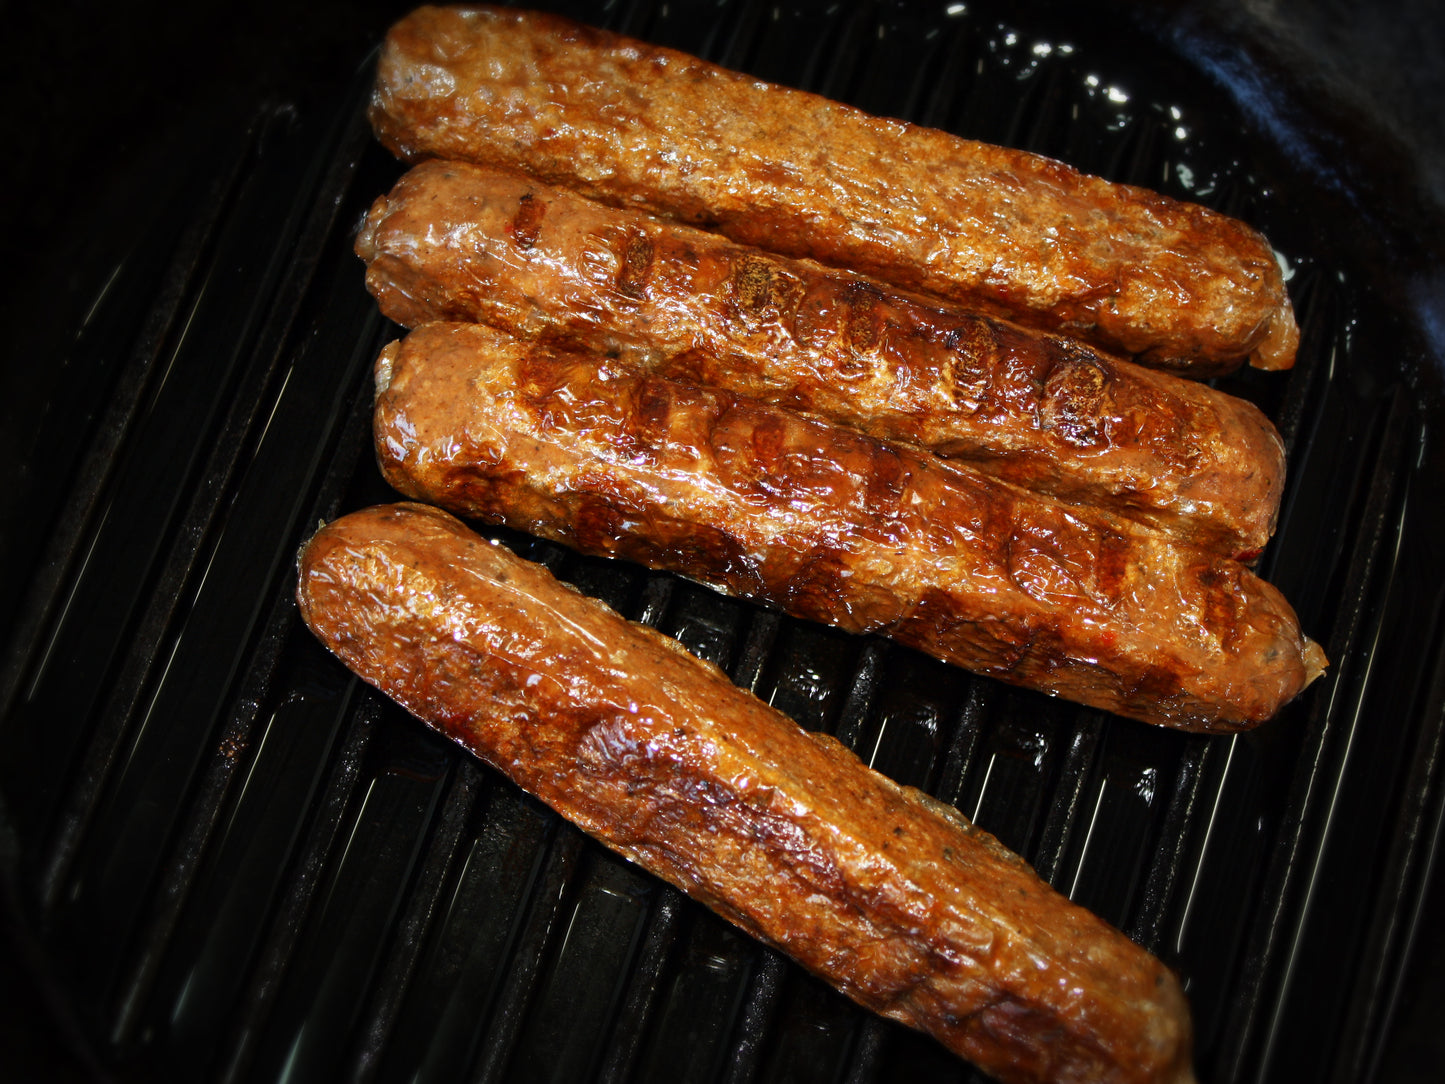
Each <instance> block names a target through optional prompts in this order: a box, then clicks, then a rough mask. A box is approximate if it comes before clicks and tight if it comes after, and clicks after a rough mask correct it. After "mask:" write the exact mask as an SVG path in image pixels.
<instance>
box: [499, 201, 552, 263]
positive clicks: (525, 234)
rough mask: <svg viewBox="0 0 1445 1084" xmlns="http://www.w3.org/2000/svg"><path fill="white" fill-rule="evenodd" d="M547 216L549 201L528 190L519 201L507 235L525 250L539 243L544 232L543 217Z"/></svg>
mask: <svg viewBox="0 0 1445 1084" xmlns="http://www.w3.org/2000/svg"><path fill="white" fill-rule="evenodd" d="M546 216H547V202H546V200H540V199H538V198H537V197H536V196H534V195H532V193H530V192H528V193H526V194H525V195H524V196H522V198H521V199H520V200H519V201H518V202H517V213H516V214H514V215H513V216H512V220H511V221H510V222H508V223H507V236H508V237H510V238H511V239H512V244H514V245H516V246H517V247H518V248H520V249H522V250H523V251H524V252H525V251H526V250H527V249H529V248H531V247H532V246H533V245H535V244H536V243H537V238H538V236H540V235H541V233H542V219H544V218H545V217H546Z"/></svg>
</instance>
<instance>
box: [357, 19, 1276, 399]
mask: <svg viewBox="0 0 1445 1084" xmlns="http://www.w3.org/2000/svg"><path fill="white" fill-rule="evenodd" d="M370 115H371V122H372V127H373V129H374V131H375V132H376V135H377V137H378V138H379V139H380V140H381V142H382V143H383V144H384V145H385V146H386V147H388V148H389V149H390V150H391V151H392V152H393V153H395V154H397V155H399V156H400V157H402V158H405V159H407V160H411V161H416V160H419V159H422V158H427V157H433V158H448V159H461V160H470V161H476V162H481V163H485V164H490V165H495V166H500V167H503V168H509V169H516V170H521V171H522V172H525V173H528V174H530V175H532V176H534V177H536V178H538V179H539V180H542V181H545V182H547V183H550V184H558V185H564V186H567V187H571V188H575V189H577V190H578V191H580V192H582V193H583V194H585V195H589V196H593V197H595V198H598V199H601V200H604V201H607V202H610V203H616V204H618V205H620V206H628V207H637V208H647V209H650V210H652V211H655V212H657V213H659V214H664V215H667V216H670V217H673V218H676V219H679V220H681V221H684V222H689V223H692V224H695V225H700V226H703V227H705V228H708V229H715V230H717V231H719V232H721V233H724V234H726V235H727V236H729V237H731V238H733V239H734V240H736V241H740V242H742V243H744V244H750V245H757V246H759V247H761V248H766V249H770V250H773V251H776V252H779V253H781V254H784V255H789V256H808V257H812V258H815V259H818V260H820V261H822V262H824V263H827V264H831V265H834V266H839V267H847V268H851V269H853V270H856V271H859V272H861V273H864V274H867V275H871V276H873V277H875V278H878V279H881V280H883V281H886V282H891V283H894V284H895V285H898V286H901V287H903V288H905V289H910V290H919V291H923V292H925V293H929V294H933V295H936V296H939V297H944V298H948V299H950V300H953V301H957V302H960V303H964V304H967V305H969V306H971V307H975V308H977V309H978V310H979V311H982V312H986V313H988V314H991V315H995V316H1002V317H1005V318H1008V319H1011V320H1015V321H1017V322H1019V323H1024V324H1027V325H1029V326H1034V327H1040V328H1044V329H1046V330H1056V331H1061V332H1064V333H1066V334H1069V335H1073V336H1077V337H1081V338H1085V339H1088V340H1089V341H1091V342H1094V343H1097V344H1098V345H1101V346H1103V347H1104V348H1105V349H1108V350H1110V351H1113V352H1118V353H1124V354H1133V355H1137V356H1138V357H1139V358H1140V360H1143V361H1145V362H1146V363H1149V364H1155V365H1159V366H1162V367H1165V368H1175V369H1179V370H1181V371H1187V372H1189V373H1190V374H1191V375H1213V374H1216V373H1221V372H1226V371H1229V370H1230V369H1233V368H1235V367H1237V365H1238V364H1239V362H1240V361H1241V360H1242V359H1243V358H1245V357H1246V356H1249V358H1250V360H1251V361H1252V363H1253V364H1255V365H1257V366H1260V367H1263V368H1268V369H1281V368H1288V367H1289V366H1290V365H1292V364H1293V361H1294V354H1295V349H1296V346H1297V343H1298V338H1299V332H1298V328H1297V327H1296V325H1295V321H1294V316H1293V312H1292V310H1291V307H1290V302H1289V296H1288V294H1287V292H1286V289H1285V284H1284V277H1283V274H1282V272H1281V270H1280V267H1279V264H1278V261H1277V260H1276V259H1275V256H1274V253H1273V250H1272V249H1271V248H1270V246H1269V244H1268V242H1267V241H1265V239H1264V238H1263V237H1262V236H1260V234H1258V233H1257V232H1256V231H1254V230H1253V229H1251V228H1250V227H1248V226H1246V225H1245V224H1244V223H1242V222H1239V221H1237V220H1235V219H1232V218H1229V217H1227V216H1224V215H1221V214H1217V213H1215V212H1212V211H1209V210H1207V209H1205V208H1203V207H1199V206H1197V205H1194V204H1188V203H1181V202H1179V201H1175V200H1171V199H1169V198H1167V197H1165V196H1162V195H1160V194H1158V193H1155V192H1151V191H1148V190H1145V189H1141V188H1135V187H1131V186H1126V185H1120V184H1113V183H1110V182H1108V181H1105V180H1103V179H1101V178H1098V177H1093V176H1089V175H1087V174H1083V173H1080V172H1079V171H1078V170H1075V169H1073V168H1071V167H1069V166H1067V165H1065V164H1063V163H1061V162H1058V161H1055V160H1053V159H1049V158H1044V157H1041V156H1039V155H1035V154H1029V153H1026V152H1023V151H1017V150H1011V149H1007V148H1002V147H996V146H991V145H988V144H983V143H978V142H974V141H970V140H965V139H960V138H957V137H955V136H952V135H950V134H948V133H945V132H941V131H938V130H935V129H929V128H922V127H919V126H916V125H912V124H908V123H904V122H901V121H896V120H889V119H884V118H880V117H875V116H871V115H869V114H867V113H864V112H862V111H860V110H857V109H854V108H851V107H849V106H846V105H843V104H841V103H838V102H833V101H829V100H827V99H824V98H821V97H819V96H817V95H814V94H809V93H806V92H803V91H799V90H794V89H790V88H786V87H781V86H777V85H773V84H768V83H763V82H760V81H758V80H756V79H753V78H750V77H748V76H746V75H744V74H741V73H739V72H734V71H729V70H727V69H724V68H720V67H717V66H716V65H713V64H709V63H707V62H705V61H703V60H701V59H699V58H697V57H693V56H688V55H686V54H684V53H679V52H676V51H674V50H670V49H666V48H660V47H656V46H652V45H648V44H646V43H643V42H639V41H635V40H632V39H629V38H625V37H621V36H618V35H616V34H613V33H610V32H608V31H603V30H599V29H594V28H591V27H587V26H583V25H581V24H578V23H574V22H572V21H570V20H568V19H565V18H562V17H559V16H556V15H550V14H542V13H535V12H525V11H516V10H511V9H503V8H492V7H478V8H439V7H423V8H420V9H418V10H417V11H415V12H413V13H412V14H410V15H408V16H406V17H405V18H403V19H402V20H401V21H399V22H398V23H397V24H396V25H394V26H393V27H392V28H391V30H390V32H389V33H388V34H387V38H386V41H385V43H384V45H383V48H382V52H381V56H380V59H379V62H378V66H377V74H376V83H375V88H374V92H373V95H372V102H371V110H370Z"/></svg>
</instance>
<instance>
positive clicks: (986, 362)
mask: <svg viewBox="0 0 1445 1084" xmlns="http://www.w3.org/2000/svg"><path fill="white" fill-rule="evenodd" d="M943 345H944V347H945V348H946V349H947V351H948V353H947V354H946V355H945V356H946V358H947V360H946V362H945V370H944V372H943V374H942V376H943V386H944V388H945V389H946V390H947V393H948V397H949V399H950V401H951V402H952V403H953V405H954V406H955V407H957V408H958V409H959V410H963V411H966V412H968V413H973V412H974V411H977V410H978V409H980V408H981V407H983V406H984V405H985V404H986V402H987V401H988V400H989V388H990V387H991V385H992V383H993V378H992V373H993V370H994V368H995V366H996V365H997V356H998V352H999V341H998V335H997V334H996V332H995V330H994V325H993V324H992V323H991V322H990V321H988V320H965V321H962V322H960V323H959V324H958V325H957V326H955V327H952V328H949V329H948V331H947V332H946V333H945V335H944V337H943Z"/></svg>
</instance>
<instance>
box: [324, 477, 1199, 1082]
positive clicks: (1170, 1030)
mask: <svg viewBox="0 0 1445 1084" xmlns="http://www.w3.org/2000/svg"><path fill="white" fill-rule="evenodd" d="M299 574H300V575H299V583H298V587H297V595H298V600H299V603H300V607H301V613H302V616H303V618H304V619H305V621H306V623H307V625H308V626H309V627H310V628H311V630H312V631H313V632H314V633H315V634H316V635H317V637H318V638H319V639H320V640H321V642H322V643H323V644H325V645H326V646H327V647H328V648H329V649H330V650H331V651H333V652H334V653H335V654H336V655H338V656H339V657H340V658H341V660H342V661H343V662H344V663H346V665H347V666H348V667H350V668H351V669H352V670H353V671H355V672H356V673H357V674H358V675H360V676H361V677H362V678H363V679H365V680H366V681H368V682H370V683H371V684H373V685H375V686H376V687H377V688H379V689H381V690H382V691H383V692H385V693H386V694H387V695H388V696H391V697H392V698H394V699H395V700H397V701H398V702H399V703H401V704H402V705H403V706H404V707H405V708H406V709H407V710H409V711H410V712H411V713H413V714H414V715H416V716H417V717H418V718H420V719H422V720H423V721H425V722H427V723H429V724H431V725H432V726H434V727H436V728H437V729H438V730H439V731H441V732H442V733H443V734H445V735H447V736H448V737H450V738H452V739H453V740H455V741H457V742H458V743H460V744H461V745H463V746H464V747H465V748H467V749H468V750H470V751H471V752H473V753H474V754H476V755H477V756H479V757H480V758H482V759H483V760H484V761H486V762H488V763H489V764H491V765H492V766H493V767H495V768H497V769H498V770H500V771H501V772H503V773H504V774H505V775H507V776H509V777H510V778H511V779H512V780H513V781H514V782H516V783H517V784H518V785H520V786H521V787H522V788H524V789H525V790H527V791H529V792H531V793H532V794H534V795H536V796H537V797H538V798H540V799H541V800H542V801H544V802H546V803H547V804H549V805H551V806H552V807H553V808H554V809H556V810H557V811H558V812H559V813H560V814H562V815H563V816H564V817H566V818H568V819H569V820H571V821H573V822H575V823H576V824H578V825H579V826H580V827H581V828H583V829H584V830H585V831H587V832H588V833H590V834H591V835H593V836H594V837H596V838H597V839H599V840H601V841H602V842H603V843H604V844H606V845H607V846H609V847H612V848H613V849H615V850H617V851H618V852H620V853H621V854H623V855H625V856H626V857H628V858H630V859H632V860H633V861H635V862H637V863H638V864H639V865H641V866H642V867H643V868H645V869H647V870H649V871H650V872H652V873H654V874H656V875H657V876H659V877H661V878H663V879H665V880H666V881H668V882H670V883H671V884H673V885H675V886H677V887H678V888H680V889H681V890H683V891H684V892H686V893H688V894H689V895H690V896H692V897H693V898H695V899H697V900H699V901H701V902H702V903H704V904H706V905H707V906H709V907H711V908H712V909H713V910H714V911H716V912H717V913H718V914H720V915H722V916H723V917H724V918H726V919H728V920H730V921H731V922H733V923H735V924H736V925H737V926H739V927H740V928H742V929H743V930H744V931H746V932H747V933H749V934H751V935H753V936H755V937H757V938H759V939H761V940H763V941H765V942H767V943H768V944H771V945H773V946H775V947H777V948H778V949H780V950H782V951H783V952H785V953H787V954H788V955H790V956H791V957H793V958H794V959H795V960H797V961H798V962H799V963H800V964H802V965H803V966H804V967H806V968H808V969H809V970H811V971H813V972H815V973H816V974H818V975H819V976H820V977H821V978H823V979H825V980H826V981H828V982H829V983H831V984H832V985H833V986H835V987H836V988H838V989H839V990H841V991H842V992H843V993H844V994H846V995H847V996H849V997H850V998H852V999H853V1000H855V1001H857V1002H858V1003H860V1004H862V1005H864V1006H866V1007H867V1008H869V1009H872V1010H874V1011H876V1012H879V1013H882V1014H883V1015H885V1016H887V1017H890V1018H892V1019H894V1020H897V1021H900V1022H902V1023H904V1024H907V1025H909V1026H911V1027H915V1028H919V1029H922V1030H923V1031H926V1032H928V1033H929V1034H931V1035H933V1036H934V1037H935V1038H937V1039H938V1040H939V1041H941V1042H942V1043H943V1044H944V1045H945V1046H946V1047H948V1048H949V1049H950V1050H952V1051H953V1052H955V1053H956V1054H959V1055H961V1056H963V1057H965V1058H968V1059H969V1060H971V1061H973V1062H975V1063H976V1064H978V1065H979V1066H981V1067H982V1068H984V1069H985V1070H986V1071H988V1072H990V1073H992V1074H994V1075H995V1076H997V1077H998V1079H1000V1080H1002V1081H1005V1082H1042V1081H1059V1082H1062V1081H1079V1082H1083V1081H1090V1082H1095V1084H1098V1082H1119V1084H1124V1082H1141V1084H1142V1082H1146V1081H1176V1082H1182V1081H1189V1080H1192V1079H1193V1077H1192V1075H1191V1072H1190V1067H1189V1045H1190V1021H1189V1015H1188V1007H1187V1004H1186V1002H1185V1000H1184V995H1183V993H1182V991H1181V990H1180V988H1179V985H1178V983H1177V981H1176V980H1175V979H1174V977H1173V976H1172V975H1171V974H1170V973H1169V971H1168V970H1167V969H1166V968H1165V967H1164V966H1163V964H1161V963H1160V962H1159V961H1158V960H1156V959H1155V958H1153V957H1152V956H1151V955H1150V954H1148V953H1147V952H1145V951H1144V950H1143V949H1141V948H1139V947H1138V946H1136V945H1135V944H1133V943H1132V942H1131V941H1129V940H1128V939H1127V938H1126V937H1124V936H1123V935H1122V934H1120V933H1118V932H1117V931H1116V930H1114V929H1113V928H1112V927H1110V926H1109V925H1107V924H1106V923H1104V922H1103V921H1102V920H1100V919H1099V918H1097V917H1096V916H1094V915H1092V914H1090V913H1089V912H1088V911H1086V910H1085V909H1083V908H1081V907H1078V906H1076V905H1074V904H1072V903H1070V902H1069V901H1068V900H1067V899H1065V898H1064V897H1063V896H1061V895H1059V894H1058V893H1056V892H1055V891H1054V890H1053V889H1051V888H1050V887H1049V886H1048V885H1046V884H1045V883H1044V882H1043V881H1041V880H1040V879H1039V878H1038V877H1037V875H1036V874H1035V873H1034V872H1033V870H1031V869H1030V868H1029V867H1028V866H1027V865H1026V864H1025V863H1024V861H1023V860H1022V859H1020V858H1019V857H1017V856H1016V855H1014V854H1012V853H1011V852H1009V851H1008V850H1007V849H1005V848H1004V847H1003V846H1002V845H1001V844H999V843H998V842H997V841H996V840H995V839H993V838H992V837H991V836H989V835H988V834H986V833H985V832H983V831H981V830H979V829H978V828H976V827H974V826H973V825H972V824H971V823H969V822H968V821H967V820H965V819H964V818H963V816H962V815H961V814H959V813H957V812H956V811H954V810H952V809H951V808H950V807H947V806H944V805H942V803H939V802H937V801H935V800H933V799H930V798H929V797H927V796H926V795H925V794H923V793H922V792H920V791H917V790H914V789H912V788H908V787H900V786H898V785H897V784H895V783H893V782H891V781H890V780H888V779H887V778H885V777H884V776H882V775H880V774H878V773H877V772H874V771H872V770H870V769H869V768H867V767H866V766H865V765H864V764H863V763H862V762H861V761H860V760H859V759H858V758H857V757H856V756H855V755H854V754H853V753H852V752H851V751H849V750H848V749H847V748H846V747H845V746H843V745H842V744H841V743H839V742H838V741H837V740H836V739H833V738H831V737H829V736H826V735H819V734H810V733H808V732H806V731H804V730H803V729H802V728H801V727H799V726H798V725H797V724H796V723H794V722H792V721H791V720H790V719H788V718H787V717H786V716H783V715H781V714H780V713H778V712H777V711H775V710H774V709H772V708H770V707H769V706H768V705H766V704H764V703H763V702H762V701H760V700H758V699H757V698H756V697H754V696H752V695H751V694H750V693H747V692H745V691H744V690H742V689H739V688H738V687H736V686H734V685H733V684H732V683H731V682H730V681H729V680H728V679H727V677H726V675H724V674H723V673H722V671H720V670H718V669H717V668H716V667H714V666H712V665H710V664H708V663H705V662H703V661H701V660H699V659H697V658H695V657H693V656H691V655H689V654H688V653H687V652H686V651H685V650H684V649H683V648H682V647H681V646H680V645H678V644H677V643H676V642H675V641H672V640H669V639H668V638H666V637H664V636H662V635H661V634H659V633H657V632H655V631H654V630H652V629H649V628H647V627H645V626H642V625H637V624H633V623H631V622H628V621H626V620H624V619H623V618H622V617H621V616H619V615H618V614H617V613H615V612H614V611H612V610H610V609H608V608H607V607H606V606H605V605H603V604H602V603H600V602H598V601H596V600H593V599H590V598H587V597H586V596H584V595H582V594H580V593H579V592H577V591H575V590H573V589H571V588H569V587H566V586H565V585H563V584H561V583H559V582H558V581H557V580H555V579H554V578H553V577H552V576H551V574H550V573H549V572H547V571H546V569H544V568H543V567H542V566H540V565H537V564H534V563H532V562H529V561H525V560H523V559H521V558H519V557H517V556H516V555H514V554H512V553H511V552H510V551H508V550H506V549H505V548H503V547H502V546H500V545H496V544H492V543H489V542H486V541H484V540H483V539H481V538H479V537H477V536H476V535H475V534H473V533H472V532H470V531H469V530H467V529H466V528H465V527H464V526H463V525H462V524H461V523H459V522H458V521H457V520H455V519H453V518H452V517H450V516H448V515H446V514H445V513H443V512H441V511H439V510H437V509H434V508H430V507H426V506H422V505H405V504H403V505H394V506H389V507H380V508H371V509H367V510H364V511H360V512H355V513H352V514H351V515H348V516H345V517H343V518H342V519H340V520H337V521H335V522H333V523H332V524H330V525H329V526H327V527H324V528H322V529H321V530H320V531H319V532H318V533H317V534H316V535H315V536H314V537H313V538H312V539H311V540H310V541H309V542H308V543H307V545H306V546H305V548H304V549H303V550H302V552H301V555H300V558H299Z"/></svg>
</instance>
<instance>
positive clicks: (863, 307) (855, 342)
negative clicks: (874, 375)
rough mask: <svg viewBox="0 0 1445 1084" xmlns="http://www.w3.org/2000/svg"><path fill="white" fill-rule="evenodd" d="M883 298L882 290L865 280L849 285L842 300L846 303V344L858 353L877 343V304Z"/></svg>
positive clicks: (866, 351) (869, 349)
mask: <svg viewBox="0 0 1445 1084" xmlns="http://www.w3.org/2000/svg"><path fill="white" fill-rule="evenodd" d="M882 300H883V291H882V290H880V289H878V288H877V287H876V286H872V285H870V284H869V283H866V282H854V283H852V284H850V285H849V287H848V293H847V296H846V298H845V300H844V303H845V304H846V305H847V309H848V315H847V317H846V331H845V334H846V337H847V341H848V345H849V346H850V347H852V349H853V350H855V351H857V352H858V353H860V354H866V353H868V352H869V351H871V350H872V349H873V348H874V347H875V346H877V345H878V324H877V321H876V317H877V315H878V306H879V304H880V303H881V302H882Z"/></svg>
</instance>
